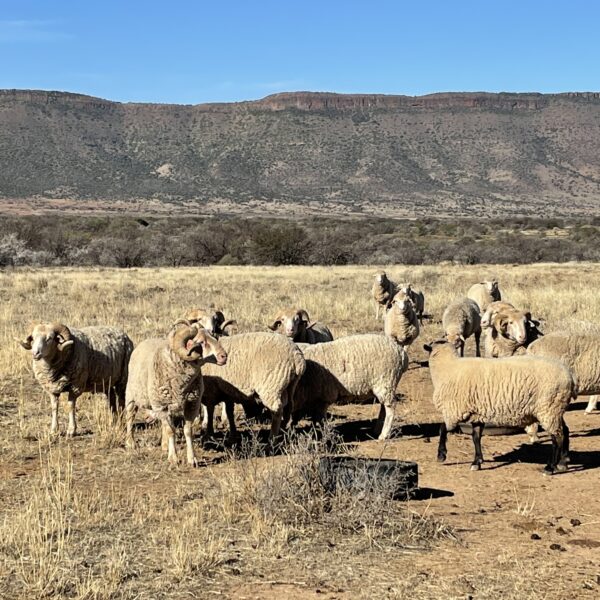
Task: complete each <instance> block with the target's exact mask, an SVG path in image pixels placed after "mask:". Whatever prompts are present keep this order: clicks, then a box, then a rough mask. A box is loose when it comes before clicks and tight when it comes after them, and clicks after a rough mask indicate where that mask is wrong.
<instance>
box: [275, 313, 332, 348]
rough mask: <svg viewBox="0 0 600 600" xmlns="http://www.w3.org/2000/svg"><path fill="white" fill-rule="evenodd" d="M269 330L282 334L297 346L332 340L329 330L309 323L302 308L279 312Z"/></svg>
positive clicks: (323, 326) (315, 323)
mask: <svg viewBox="0 0 600 600" xmlns="http://www.w3.org/2000/svg"><path fill="white" fill-rule="evenodd" d="M269 329H270V330H271V331H277V332H279V333H283V335H285V336H287V337H288V338H290V339H291V340H293V341H294V342H296V343H299V344H320V343H323V342H331V341H332V340H333V335H332V333H331V331H329V328H328V327H327V326H325V325H323V324H322V323H319V322H317V321H313V322H312V323H311V321H310V317H309V316H308V313H307V312H306V311H305V310H304V309H302V308H287V309H282V310H280V311H279V312H278V313H277V316H276V317H275V319H273V323H271V325H269Z"/></svg>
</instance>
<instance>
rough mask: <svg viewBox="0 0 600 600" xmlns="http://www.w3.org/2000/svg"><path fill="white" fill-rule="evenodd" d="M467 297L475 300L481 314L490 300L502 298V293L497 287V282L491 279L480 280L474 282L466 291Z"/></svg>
mask: <svg viewBox="0 0 600 600" xmlns="http://www.w3.org/2000/svg"><path fill="white" fill-rule="evenodd" d="M467 298H470V299H471V300H474V301H475V302H477V306H479V311H480V313H481V314H483V312H484V311H485V309H486V308H487V307H488V306H489V305H490V304H491V303H492V302H496V301H498V300H502V294H501V293H500V289H499V288H498V282H497V281H496V280H495V279H493V280H491V281H482V282H481V283H475V284H474V285H472V286H471V287H470V288H469V291H468V292H467Z"/></svg>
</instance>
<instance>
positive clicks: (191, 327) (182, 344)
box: [167, 319, 227, 365]
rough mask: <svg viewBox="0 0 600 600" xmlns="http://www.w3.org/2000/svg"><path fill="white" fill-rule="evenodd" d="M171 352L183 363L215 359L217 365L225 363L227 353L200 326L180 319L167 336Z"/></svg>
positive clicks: (219, 343) (217, 341)
mask: <svg viewBox="0 0 600 600" xmlns="http://www.w3.org/2000/svg"><path fill="white" fill-rule="evenodd" d="M167 340H168V343H169V347H170V348H171V350H172V351H173V352H174V353H175V354H176V355H177V356H178V357H179V358H181V359H182V360H184V361H185V362H194V361H197V360H201V361H202V362H203V363H205V362H207V361H209V360H211V359H212V358H214V359H215V362H216V363H217V364H218V365H224V364H225V363H226V362H227V352H225V349H224V348H223V346H222V345H221V342H219V340H218V339H217V338H215V337H213V336H212V335H210V333H208V331H207V330H206V329H204V328H203V327H202V326H200V325H198V324H197V323H190V322H189V321H187V320H185V319H181V320H179V321H177V323H175V324H174V325H173V327H172V329H171V331H170V332H169V334H168V336H167Z"/></svg>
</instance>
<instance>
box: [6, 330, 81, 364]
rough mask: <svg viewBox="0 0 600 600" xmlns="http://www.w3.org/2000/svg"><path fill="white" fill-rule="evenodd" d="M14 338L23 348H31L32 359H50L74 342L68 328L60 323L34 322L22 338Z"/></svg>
mask: <svg viewBox="0 0 600 600" xmlns="http://www.w3.org/2000/svg"><path fill="white" fill-rule="evenodd" d="M15 339H16V340H17V341H18V342H19V344H21V346H22V347H23V348H25V350H31V354H32V356H33V360H42V359H45V360H51V359H52V358H53V357H54V356H55V355H56V353H57V352H63V351H64V350H66V349H67V348H70V347H71V346H72V345H73V343H74V342H73V340H72V339H71V332H70V331H69V328H68V327H67V326H66V325H63V324H62V323H37V324H34V325H32V327H31V330H30V332H29V334H28V336H27V337H26V338H25V339H24V340H20V339H17V338H15Z"/></svg>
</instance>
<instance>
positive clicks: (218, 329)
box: [185, 308, 237, 338]
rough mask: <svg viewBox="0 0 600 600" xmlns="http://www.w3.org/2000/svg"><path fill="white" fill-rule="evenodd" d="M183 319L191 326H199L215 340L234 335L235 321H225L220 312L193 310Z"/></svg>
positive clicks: (203, 309) (202, 309) (201, 309)
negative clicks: (195, 324)
mask: <svg viewBox="0 0 600 600" xmlns="http://www.w3.org/2000/svg"><path fill="white" fill-rule="evenodd" d="M185 319H186V320H187V321H189V322H190V323H192V324H194V323H198V324H200V325H201V326H202V327H204V329H206V331H208V333H210V334H211V335H212V336H214V337H216V338H220V337H221V336H222V335H232V334H234V333H236V331H235V329H236V327H237V321H235V320H234V319H227V320H226V319H225V315H224V314H223V313H222V312H221V311H220V310H207V309H205V308H194V309H193V310H190V311H189V312H188V314H187V315H186V316H185Z"/></svg>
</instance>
